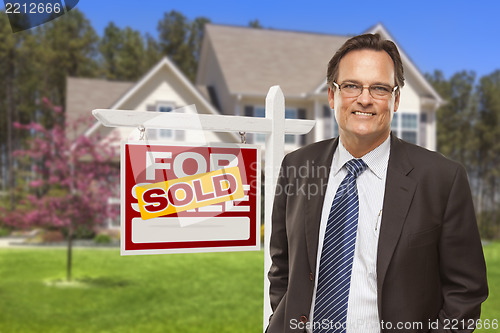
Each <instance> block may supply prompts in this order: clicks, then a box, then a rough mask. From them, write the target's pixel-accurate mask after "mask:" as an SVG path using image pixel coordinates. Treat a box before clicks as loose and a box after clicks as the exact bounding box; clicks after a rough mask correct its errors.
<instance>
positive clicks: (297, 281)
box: [268, 136, 488, 333]
mask: <svg viewBox="0 0 500 333" xmlns="http://www.w3.org/2000/svg"><path fill="white" fill-rule="evenodd" d="M337 144H338V138H337V139H330V140H326V141H322V142H318V143H315V144H312V145H309V146H307V147H303V148H301V149H299V150H297V151H295V152H292V153H290V154H288V155H286V156H285V158H284V159H283V163H282V168H281V172H280V176H279V179H278V183H277V188H276V196H275V201H274V208H273V214H272V234H271V242H270V254H271V258H272V266H271V269H270V271H269V274H268V276H269V280H270V300H271V307H272V310H273V314H272V316H271V317H270V323H269V327H268V332H269V333H276V332H301V331H303V329H302V328H303V327H305V323H306V322H307V321H308V318H307V317H308V316H309V312H310V307H311V302H312V295H313V289H314V283H315V276H314V275H315V274H316V258H317V252H318V238H319V227H320V220H321V211H322V206H323V198H324V194H325V191H326V186H327V183H328V177H329V174H330V167H331V162H332V158H333V153H334V151H335V149H336V147H337ZM377 287H378V290H377V294H378V295H377V296H378V300H377V305H378V313H379V318H380V320H381V330H382V332H395V331H397V332H429V331H431V332H453V331H454V330H452V328H455V327H457V325H453V324H454V323H455V324H456V321H458V322H459V323H460V325H462V323H464V326H465V327H463V329H462V327H460V328H461V329H460V332H471V331H472V330H473V328H474V320H475V319H478V318H479V315H480V310H481V303H482V302H483V301H484V300H485V299H486V297H487V294H488V287H487V282H486V266H485V262H484V256H483V251H482V246H481V241H480V237H479V232H478V228H477V223H476V218H475V213H474V207H473V203H472V197H471V193H470V187H469V183H468V180H467V175H466V172H465V169H464V168H463V167H462V166H461V165H460V164H458V163H456V162H453V161H451V160H449V159H446V158H445V157H443V156H442V155H440V154H438V153H435V152H431V151H428V150H426V149H424V148H421V147H418V146H416V145H412V144H409V143H407V142H404V141H402V140H400V139H398V138H396V137H395V136H392V137H391V151H390V157H389V162H388V169H387V178H386V186H385V194H384V203H383V215H382V222H381V229H380V235H379V243H378V253H377ZM462 319H463V320H464V321H463V322H461V321H462ZM301 323H302V324H301ZM382 323H383V324H382ZM398 323H403V325H404V324H405V323H410V324H411V325H412V328H409V329H407V330H405V329H395V328H396V325H397V324H398ZM414 323H415V324H414ZM418 323H421V324H418ZM410 324H406V325H410ZM419 325H421V326H419ZM391 327H392V330H391V329H388V328H391Z"/></svg>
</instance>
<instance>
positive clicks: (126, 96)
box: [85, 57, 238, 142]
mask: <svg viewBox="0 0 500 333" xmlns="http://www.w3.org/2000/svg"><path fill="white" fill-rule="evenodd" d="M164 68H166V69H167V70H168V71H170V72H171V73H172V74H173V78H171V79H174V80H178V82H180V83H181V84H182V85H183V86H184V87H185V88H186V90H187V91H188V92H189V93H190V94H191V96H192V100H193V102H195V104H196V105H197V111H198V112H200V113H205V114H219V111H218V110H216V109H215V108H214V106H213V105H212V104H210V102H209V101H208V100H207V99H206V98H205V97H204V96H203V94H201V93H200V92H199V91H198V90H197V89H196V87H195V86H194V85H193V84H191V82H190V81H189V80H188V79H187V78H186V76H185V75H184V74H182V72H181V71H180V70H179V69H178V68H177V66H175V64H174V63H173V62H172V61H171V60H169V59H168V58H167V57H164V58H162V59H161V60H160V61H159V62H158V63H157V64H156V65H155V66H154V67H153V68H152V69H150V70H149V71H148V72H147V73H146V74H145V75H144V76H143V77H142V78H141V79H139V81H137V82H136V83H132V84H130V85H129V86H128V89H125V90H124V92H123V93H121V94H120V95H119V96H118V98H115V99H114V100H113V102H111V103H110V105H108V106H105V107H103V108H104V109H107V108H109V109H117V110H118V109H122V108H123V106H124V104H125V103H126V102H127V101H128V100H130V99H131V98H133V97H134V95H136V94H137V93H138V92H139V91H140V90H141V89H143V88H144V87H145V86H146V85H147V83H148V82H150V81H151V80H152V79H153V78H154V77H155V76H157V75H161V73H160V71H161V70H162V69H164ZM96 108H99V107H95V106H94V107H92V108H90V109H89V110H93V109H96ZM124 112H127V111H126V110H124ZM101 126H102V125H101V123H100V122H98V121H97V122H96V123H95V124H94V125H93V126H92V127H90V128H89V129H88V130H87V131H86V132H85V135H87V136H89V135H92V134H93V133H95V132H96V131H97V130H99V128H100V127H101ZM217 135H218V136H220V137H221V138H222V139H225V140H226V141H227V140H228V139H229V140H230V141H236V142H237V140H238V138H237V136H236V135H235V134H234V133H217Z"/></svg>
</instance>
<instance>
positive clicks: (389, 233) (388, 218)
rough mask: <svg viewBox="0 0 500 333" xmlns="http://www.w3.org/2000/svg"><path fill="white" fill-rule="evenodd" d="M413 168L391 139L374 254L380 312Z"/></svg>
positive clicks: (411, 187)
mask: <svg viewBox="0 0 500 333" xmlns="http://www.w3.org/2000/svg"><path fill="white" fill-rule="evenodd" d="M412 169H413V166H412V164H411V163H410V161H409V158H408V155H407V152H406V150H405V147H404V143H403V142H402V141H401V140H399V139H398V138H396V137H395V136H391V153H390V157H389V163H388V166H387V179H386V186H385V194H384V205H383V208H382V209H383V213H382V223H381V228H380V236H379V242H378V252H377V286H378V295H379V297H378V306H379V311H380V309H381V297H380V295H382V292H383V290H382V288H383V285H384V279H385V275H386V273H387V269H388V267H389V263H390V261H391V258H392V255H393V253H394V250H395V248H396V245H397V243H398V241H399V237H400V235H401V231H402V229H403V225H404V223H405V219H406V215H407V214H408V210H409V208H410V204H411V201H412V199H413V195H414V193H415V189H416V186H417V182H416V181H415V180H414V179H412V178H410V177H408V174H409V173H410V172H411V170H412Z"/></svg>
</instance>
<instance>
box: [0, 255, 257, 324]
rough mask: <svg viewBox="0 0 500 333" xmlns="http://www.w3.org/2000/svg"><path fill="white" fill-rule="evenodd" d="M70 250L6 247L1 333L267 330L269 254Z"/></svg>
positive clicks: (1, 267) (1, 268) (0, 269)
mask: <svg viewBox="0 0 500 333" xmlns="http://www.w3.org/2000/svg"><path fill="white" fill-rule="evenodd" d="M65 255H66V252H65V250H63V249H60V250H59V249H40V250H32V249H0V332H1V333H14V332H20V333H21V332H22V333H28V332H36V333H42V332H50V333H54V332H85V333H94V332H120V333H122V332H133V333H138V332H139V333H141V332H148V333H149V332H151V333H153V332H161V333H164V332H180V333H184V332H196V333H200V332H231V333H234V332H261V331H262V307H263V276H264V275H263V274H264V270H263V260H264V259H263V258H264V257H263V252H262V251H260V252H233V253H200V254H173V255H149V256H126V257H120V254H119V251H118V250H92V249H75V250H74V258H73V262H74V274H73V275H74V277H75V278H76V279H81V280H84V281H86V283H85V284H83V285H82V286H78V287H66V288H62V287H60V286H58V287H54V286H49V285H47V282H50V281H54V280H57V279H62V278H63V277H64V276H65Z"/></svg>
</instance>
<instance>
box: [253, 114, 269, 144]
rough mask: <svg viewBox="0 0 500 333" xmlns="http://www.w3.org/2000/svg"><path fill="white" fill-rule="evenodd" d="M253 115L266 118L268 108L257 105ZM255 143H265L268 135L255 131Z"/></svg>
mask: <svg viewBox="0 0 500 333" xmlns="http://www.w3.org/2000/svg"><path fill="white" fill-rule="evenodd" d="M253 116H254V117H258V118H265V117H266V109H264V108H263V107H259V106H256V107H255V108H254V109H253ZM254 138H255V140H254V142H255V143H265V142H266V135H265V134H264V133H255V136H254Z"/></svg>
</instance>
